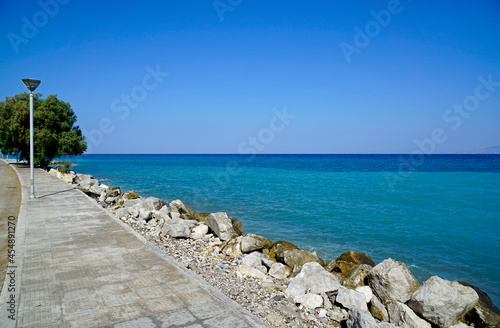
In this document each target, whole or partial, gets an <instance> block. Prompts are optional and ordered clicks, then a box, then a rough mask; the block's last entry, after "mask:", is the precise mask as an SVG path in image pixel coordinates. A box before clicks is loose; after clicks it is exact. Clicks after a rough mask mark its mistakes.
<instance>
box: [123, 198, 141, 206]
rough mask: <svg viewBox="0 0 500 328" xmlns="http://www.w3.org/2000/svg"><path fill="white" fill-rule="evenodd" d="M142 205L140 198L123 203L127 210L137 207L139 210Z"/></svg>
mask: <svg viewBox="0 0 500 328" xmlns="http://www.w3.org/2000/svg"><path fill="white" fill-rule="evenodd" d="M141 203H142V200H141V199H140V198H136V199H126V200H124V201H123V207H126V208H132V207H137V208H139V206H140V205H141Z"/></svg>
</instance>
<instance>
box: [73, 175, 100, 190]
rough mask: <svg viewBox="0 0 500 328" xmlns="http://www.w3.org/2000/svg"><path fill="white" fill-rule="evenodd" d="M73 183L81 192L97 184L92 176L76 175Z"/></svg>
mask: <svg viewBox="0 0 500 328" xmlns="http://www.w3.org/2000/svg"><path fill="white" fill-rule="evenodd" d="M74 182H75V183H76V184H77V185H78V187H79V188H80V189H82V190H87V191H88V190H89V189H90V186H92V185H94V184H97V183H99V181H97V180H96V179H94V177H93V176H91V175H88V174H77V175H76V177H75V179H74Z"/></svg>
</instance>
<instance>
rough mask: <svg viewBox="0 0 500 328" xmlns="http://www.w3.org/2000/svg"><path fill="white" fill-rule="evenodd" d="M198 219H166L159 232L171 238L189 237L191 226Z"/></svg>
mask: <svg viewBox="0 0 500 328" xmlns="http://www.w3.org/2000/svg"><path fill="white" fill-rule="evenodd" d="M197 222H198V221H194V220H176V219H172V220H170V221H166V222H165V224H164V225H163V227H162V228H161V234H163V235H169V236H171V237H172V238H190V237H191V228H192V227H193V226H195V225H196V223H197Z"/></svg>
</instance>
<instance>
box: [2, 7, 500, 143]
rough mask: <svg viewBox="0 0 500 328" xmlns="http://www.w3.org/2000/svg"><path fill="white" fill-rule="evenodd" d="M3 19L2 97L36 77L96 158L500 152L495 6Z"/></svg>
mask: <svg viewBox="0 0 500 328" xmlns="http://www.w3.org/2000/svg"><path fill="white" fill-rule="evenodd" d="M214 3H215V4H216V5H217V8H216V6H215V5H214ZM41 4H42V5H41ZM43 4H45V5H43ZM55 4H57V6H56V5H55ZM389 15H390V17H389ZM0 18H1V19H0V32H1V33H0V40H1V41H0V53H1V61H0V91H1V94H0V96H1V97H2V99H3V97H5V96H12V95H14V94H17V93H20V92H23V91H25V88H24V86H23V85H22V84H21V82H20V79H21V78H25V77H32V78H38V79H41V80H42V84H41V85H40V86H39V88H38V89H37V92H40V93H42V94H43V97H46V96H48V95H49V94H57V95H58V97H59V98H60V99H62V100H65V101H67V102H69V103H70V104H71V105H72V108H73V109H74V110H75V112H76V114H77V116H78V124H79V126H80V127H81V128H82V129H83V130H84V132H85V134H86V136H87V138H88V139H89V143H90V144H91V152H92V153H245V152H256V153H410V152H412V151H427V152H429V153H450V152H457V151H469V150H476V149H482V148H485V147H491V146H498V145H500V83H499V82H500V2H499V1H498V0H491V1H486V0H481V1H430V0H429V1H423V0H422V1H417V0H414V1H409V0H401V1H399V2H398V1H332V0H330V1H293V0H292V1H260V0H243V1H240V0H220V1H216V2H214V1H213V0H203V1H202V0H197V1H192V0H191V1H190V0H184V1H144V0H143V1H130V0H129V1H127V0H124V1H119V2H117V1H103V0H100V1H95V0H89V1H76V0H72V1H67V0H59V1H57V0H41V1H40V2H38V1H29V0H26V1H17V0H2V1H0ZM221 18H222V19H221ZM152 72H153V73H152ZM167 73H168V75H167ZM481 78H482V79H483V80H482V81H483V82H481V81H480V80H481ZM488 80H490V82H488ZM495 83H496V85H495ZM284 108H286V113H285V114H286V115H285V117H284V118H283V111H284ZM276 113H281V114H280V115H281V117H280V115H277V114H276ZM292 116H294V117H293V118H292ZM252 137H254V138H252ZM433 137H434V140H432V138H433ZM249 138H250V139H249ZM416 140H417V141H418V142H415V141H416ZM424 140H427V141H424ZM431 140H432V141H431ZM419 142H420V146H419ZM420 149H422V150H420Z"/></svg>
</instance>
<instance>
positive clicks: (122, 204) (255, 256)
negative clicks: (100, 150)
mask: <svg viewBox="0 0 500 328" xmlns="http://www.w3.org/2000/svg"><path fill="white" fill-rule="evenodd" d="M51 173H52V174H53V175H56V176H58V177H59V178H62V179H63V180H65V181H66V182H68V183H75V182H76V184H77V186H78V188H79V189H81V190H82V191H84V192H85V193H86V194H87V195H88V196H90V197H92V198H93V199H94V200H96V201H97V202H98V203H99V204H100V205H101V206H102V207H104V208H107V209H108V210H109V211H110V212H112V213H114V214H115V215H116V216H117V217H118V218H119V219H121V220H122V221H123V222H125V223H127V224H129V225H131V226H132V227H133V228H134V229H135V230H137V231H139V232H140V233H141V234H142V235H143V236H145V237H146V238H148V239H149V240H150V241H152V242H153V243H154V244H156V245H157V246H159V247H160V248H162V249H166V250H167V252H168V253H169V254H170V255H172V256H173V257H174V258H176V259H177V260H178V261H179V262H180V263H182V264H183V265H184V266H185V267H187V268H188V269H190V270H192V271H194V272H195V273H197V274H199V275H201V276H202V277H203V278H204V279H205V280H207V282H209V283H210V284H211V285H212V286H214V287H217V288H219V289H220V290H221V291H222V292H224V293H225V294H226V295H227V296H229V297H230V298H232V299H234V300H235V301H237V302H238V303H240V304H241V305H242V306H244V307H245V308H247V309H248V310H249V311H250V312H252V313H254V314H255V315H257V316H258V317H260V318H261V319H263V320H264V321H266V322H267V323H268V324H270V325H272V326H276V327H296V326H297V327H298V326H302V325H304V324H305V325H307V326H314V327H338V326H340V325H341V323H345V322H347V323H348V320H356V315H358V314H356V313H355V311H354V310H356V309H358V308H361V309H362V310H363V311H365V310H366V311H365V312H367V311H369V312H367V313H368V314H369V315H370V313H371V315H370V317H371V318H372V319H373V318H374V319H373V320H375V321H374V322H375V323H377V324H379V325H383V323H384V322H388V321H390V322H392V323H393V324H399V325H402V324H404V323H403V322H397V321H395V319H394V320H392V319H389V316H388V314H389V313H388V312H387V311H389V312H391V311H392V313H395V312H398V313H399V312H401V311H403V312H404V311H407V310H409V311H411V309H410V308H409V307H408V306H406V307H407V308H408V309H406V308H405V307H404V305H405V303H408V302H409V301H412V300H410V297H411V296H412V295H413V294H415V293H416V292H417V290H420V289H422V288H420V287H423V286H425V285H426V284H427V283H424V285H422V286H420V284H419V283H418V281H416V279H415V277H413V275H412V274H411V272H410V270H409V269H408V267H406V266H405V265H404V263H402V262H397V261H393V260H391V259H387V260H384V261H383V262H382V263H379V264H378V265H376V264H375V263H373V261H372V260H371V258H370V256H369V255H367V254H361V253H358V252H354V251H349V252H346V253H344V254H342V255H341V256H340V257H339V258H337V259H336V260H331V261H328V262H327V263H325V262H323V261H322V260H321V259H320V258H319V256H318V255H317V253H315V252H313V253H311V252H307V251H305V250H300V249H299V248H298V247H296V246H295V245H293V244H291V243H288V242H285V241H277V242H275V243H273V242H271V241H270V240H268V239H266V238H264V237H261V236H258V235H253V234H246V235H245V234H244V233H243V227H242V223H241V222H240V221H239V220H238V219H235V218H230V217H228V216H227V215H226V214H225V213H222V212H220V213H198V212H196V211H194V210H192V209H191V208H190V207H189V206H187V205H185V204H184V203H182V201H180V200H174V201H172V202H171V203H170V204H166V202H164V201H163V200H160V199H158V198H155V197H149V198H146V199H144V198H141V197H139V196H138V195H137V194H135V192H133V191H131V192H127V193H122V192H121V190H120V188H119V187H115V188H110V187H108V186H106V185H103V184H99V182H98V181H97V180H96V179H93V178H92V177H91V176H89V175H82V174H75V173H74V172H72V173H70V174H61V173H59V172H58V171H56V170H51ZM389 262H390V263H389ZM311 263H315V264H316V265H312V264H311ZM388 263H389V264H390V265H392V266H393V267H395V268H399V269H400V271H403V276H405V277H403V280H406V281H411V283H410V285H412V284H413V285H414V286H411V288H410V290H407V291H406V294H408V295H406V296H404V297H402V298H399V299H398V298H394V297H392V296H391V297H392V298H391V297H389V298H385V297H384V296H381V295H382V294H384V291H383V290H380V288H379V287H377V283H376V282H375V281H376V280H377V279H378V278H376V277H374V276H375V273H372V272H374V271H376V270H374V269H376V268H378V267H379V266H380V265H389V264H388ZM393 267H391V270H392V269H394V268H393ZM319 268H321V270H320V271H318V270H319ZM303 269H304V270H303ZM306 269H307V270H312V271H314V270H316V273H317V272H319V273H320V274H324V272H326V273H328V277H327V278H328V279H331V280H332V282H331V283H332V284H334V285H335V284H336V285H338V286H336V287H332V286H329V287H327V288H326V289H325V290H324V291H320V292H311V290H310V289H311V288H305V290H304V291H300V292H299V293H298V294H297V293H296V291H294V290H293V289H294V288H295V287H296V286H295V285H297V284H299V282H297V280H298V279H299V278H301V275H302V278H303V276H304V275H305V273H304V272H306V271H307V270H306ZM312 271H311V272H312ZM406 271H407V272H406ZM306 276H307V275H306ZM307 278H311V279H314V272H312V273H311V274H310V276H307ZM439 279H440V278H439ZM429 280H430V279H429ZM334 281H335V283H334ZM439 281H440V282H441V281H443V282H444V283H445V284H446V283H448V282H447V281H445V280H442V279H440V280H439ZM249 282H250V283H249ZM450 283H451V282H450ZM454 283H455V285H458V283H456V282H454ZM304 284H307V283H304V282H302V285H300V284H299V285H300V286H302V287H301V288H302V289H304V288H303V287H304V286H303V285H304ZM465 285H467V284H465ZM256 286H257V287H258V288H257V289H255V288H256ZM461 286H462V287H457V286H455V287H456V288H466V289H465V290H466V291H468V292H469V293H470V294H471V296H472V298H474V295H476V296H477V294H479V295H480V296H481V298H479V297H477V300H476V301H471V302H472V303H469V304H468V305H466V306H465V308H464V309H466V310H467V311H465V312H464V313H462V314H461V316H460V318H459V319H461V321H462V322H463V321H465V322H467V323H470V324H475V326H476V327H481V324H480V323H478V319H477V317H478V316H480V315H481V313H482V312H481V311H483V310H484V309H488V311H490V312H492V313H493V316H494V318H495V319H494V320H497V319H498V318H500V311H498V309H496V308H495V307H494V305H493V304H491V300H490V301H489V303H488V299H489V298H488V297H487V295H486V294H485V293H484V292H482V291H481V290H479V289H478V288H477V287H473V286H472V287H473V288H470V287H467V286H464V285H461ZM292 287H293V288H292ZM345 287H347V288H345ZM299 289H300V288H299ZM308 289H309V290H308ZM313 289H314V288H313ZM333 289H335V293H334V295H329V294H328V293H327V292H334V291H333ZM474 290H475V291H474ZM410 291H411V292H410ZM399 292H401V291H399ZM476 292H477V293H476ZM353 293H355V294H353ZM347 294H353V295H354V296H353V295H350V296H349V297H350V298H352V297H354V298H356V297H357V298H358V299H357V302H358V303H356V302H355V303H356V306H354V305H353V304H350V303H349V302H352V300H350V301H345V300H344V301H343V299H344V298H346V297H347V296H345V295H347ZM257 295H258V297H257V298H256V296H257ZM377 296H378V297H377ZM377 298H378V301H380V298H382V300H383V301H384V304H378V303H381V302H377ZM262 300H264V305H266V306H265V307H263V306H262V305H260V303H261V301H262ZM360 300H361V301H360ZM478 301H479V305H478ZM413 302H414V303H415V302H417V301H415V300H414V301H413ZM408 304H410V303H408ZM380 305H381V307H380ZM387 305H389V306H387ZM400 305H401V306H400ZM460 306H461V305H460ZM488 306H489V307H491V310H490V309H489V308H488ZM400 307H402V309H400ZM415 307H416V308H418V306H415ZM383 310H385V313H387V314H385V315H384V311H383ZM377 311H379V312H381V313H382V314H379V313H378V312H377ZM483 312H484V311H483ZM363 315H364V314H363ZM393 316H394V315H393ZM420 316H421V317H425V315H423V314H420ZM496 316H498V318H497V317H496ZM466 317H467V318H466ZM417 319H420V320H423V319H422V318H417ZM415 320H416V319H415ZM423 321H424V322H425V323H427V324H429V322H427V321H425V320H423ZM483 321H484V320H483ZM457 322H458V321H457ZM432 323H433V324H436V323H435V322H432ZM498 323H500V321H499V322H498ZM421 324H424V323H422V322H421ZM429 325H430V324H429ZM424 326H425V325H424ZM483 326H484V327H489V326H487V325H484V324H483Z"/></svg>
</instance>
